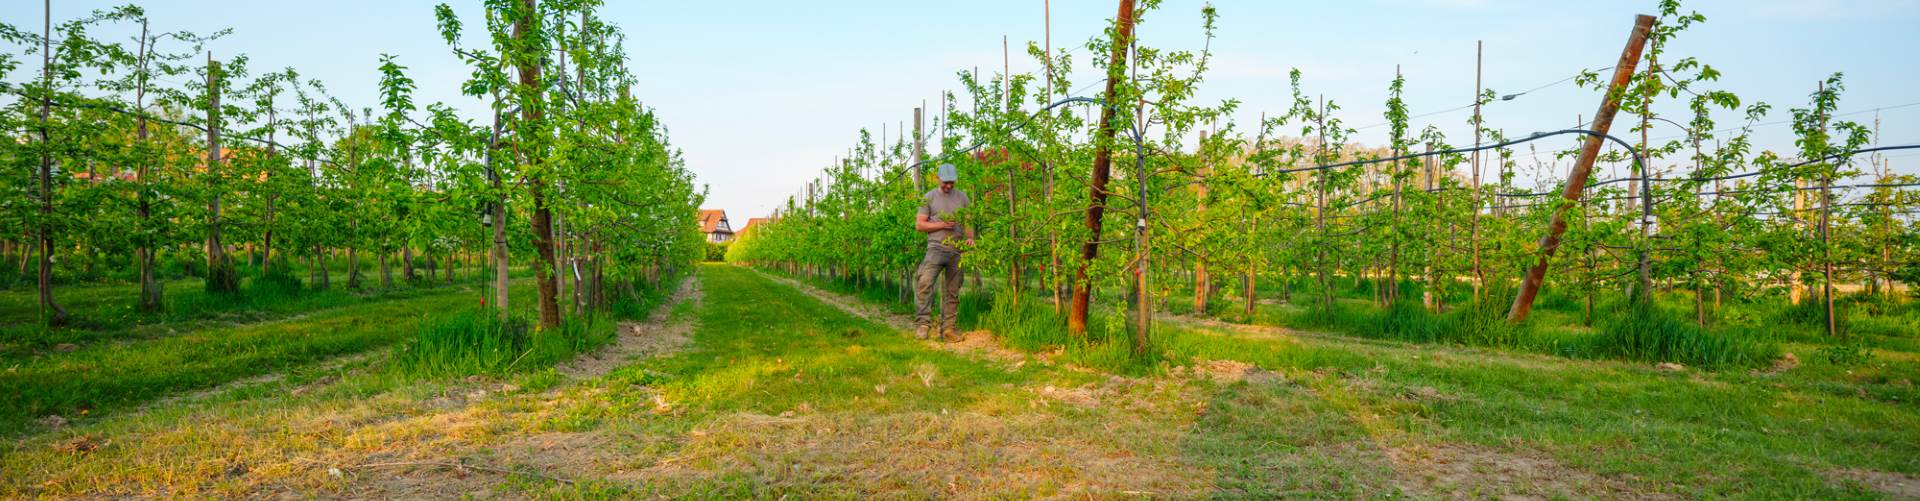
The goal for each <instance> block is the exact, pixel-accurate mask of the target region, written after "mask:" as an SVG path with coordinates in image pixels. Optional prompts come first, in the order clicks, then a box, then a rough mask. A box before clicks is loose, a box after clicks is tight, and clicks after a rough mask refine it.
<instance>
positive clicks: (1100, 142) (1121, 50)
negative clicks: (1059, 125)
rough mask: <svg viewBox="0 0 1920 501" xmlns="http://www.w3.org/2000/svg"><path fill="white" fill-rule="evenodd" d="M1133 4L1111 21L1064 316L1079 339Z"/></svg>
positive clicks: (1128, 0)
mask: <svg viewBox="0 0 1920 501" xmlns="http://www.w3.org/2000/svg"><path fill="white" fill-rule="evenodd" d="M1133 3H1134V0H1120V9H1119V14H1117V15H1116V16H1115V17H1114V23H1115V30H1114V39H1113V50H1112V53H1111V54H1110V55H1109V56H1108V58H1107V90H1106V93H1105V98H1104V99H1102V100H1101V102H1102V103H1105V105H1104V106H1102V107H1101V111H1100V126H1099V130H1098V134H1099V137H1098V138H1097V139H1096V141H1095V142H1094V150H1093V173H1092V179H1091V181H1090V182H1089V183H1088V186H1089V191H1090V197H1091V200H1090V201H1089V202H1088V203H1087V232H1088V235H1087V242H1086V243H1085V244H1082V245H1081V246H1080V265H1079V267H1078V269H1077V270H1076V271H1074V289H1073V304H1072V305H1071V307H1070V309H1069V310H1068V314H1067V330H1068V331H1069V332H1072V333H1073V334H1074V335H1075V336H1081V337H1084V336H1085V335H1086V333H1087V313H1088V311H1087V308H1088V306H1089V302H1090V301H1091V300H1092V298H1093V282H1092V281H1091V280H1089V279H1088V277H1087V267H1088V266H1089V265H1091V264H1092V263H1093V260H1094V259H1095V258H1098V257H1099V256H1100V228H1101V224H1102V222H1103V221H1102V218H1103V216H1105V215H1106V209H1107V180H1108V177H1109V176H1110V175H1111V171H1112V169H1113V151H1112V148H1111V146H1112V143H1113V136H1114V132H1115V131H1114V127H1113V117H1114V107H1113V98H1114V95H1115V93H1116V92H1117V91H1118V90H1119V85H1120V79H1121V78H1122V77H1124V76H1125V73H1123V71H1124V65H1125V64H1126V61H1127V48H1128V46H1129V45H1132V43H1133Z"/></svg>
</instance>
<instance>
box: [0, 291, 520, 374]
mask: <svg viewBox="0 0 1920 501" xmlns="http://www.w3.org/2000/svg"><path fill="white" fill-rule="evenodd" d="M297 275H298V276H301V277H304V276H306V275H305V273H304V272H298V273H297ZM337 275H338V276H336V277H334V278H333V279H332V280H333V283H334V287H332V288H330V289H327V290H313V289H308V288H303V287H300V286H298V281H297V280H295V279H293V278H291V277H284V276H282V277H276V278H278V279H277V280H262V279H260V278H259V277H254V276H248V277H246V278H244V279H243V280H242V285H241V287H242V289H241V292H240V293H239V294H234V295H220V294H209V293H207V292H206V291H205V288H204V287H203V286H202V285H201V281H200V280H199V279H197V278H189V279H184V280H174V281H168V282H165V283H163V286H164V287H165V288H166V292H165V293H164V295H163V298H164V300H165V301H166V307H165V309H164V310H162V311H160V312H157V313H146V312H141V311H139V310H138V309H137V308H136V301H137V296H138V294H139V286H138V285H137V284H85V285H77V286H70V287H62V288H59V289H57V292H56V294H58V296H57V297H58V298H59V300H60V303H61V305H62V306H63V307H65V308H66V309H67V311H68V313H70V314H72V315H73V318H74V322H73V324H72V325H70V326H66V327H57V328H47V327H45V326H43V325H41V323H40V320H39V319H40V317H39V310H38V302H37V301H38V300H37V296H36V295H35V294H36V293H35V291H34V290H33V289H32V288H26V289H24V290H11V291H5V292H0V359H6V358H16V357H23V356H27V355H30V354H32V353H34V352H36V351H46V350H48V349H50V348H53V347H55V346H59V345H62V344H74V345H86V344H90V343H96V342H102V341H115V340H140V339H152V338H156V337H163V336H167V335H171V334H174V333H177V332H181V331H195V330H201V329H208V328H217V327H219V326H221V325H231V324H237V323H249V322H259V321H264V320H270V319H275V318H283V317H286V316H288V315H294V314H298V313H301V312H305V311H312V310H317V309H324V308H336V307H341V306H347V305H353V304H361V303H365V302H369V301H381V300H392V299H406V298H412V297H420V296H424V295H433V294H441V293H444V292H445V290H446V288H447V287H449V284H446V283H444V282H439V281H434V282H430V283H429V282H422V283H419V284H415V285H405V284H402V285H396V286H395V287H394V288H392V289H377V288H374V289H366V290H362V291H350V290H347V289H346V288H345V287H344V286H343V284H344V283H345V271H344V270H342V271H340V273H338V274H337ZM522 275H525V274H524V273H516V274H515V276H522ZM479 283H480V282H479V281H478V280H477V279H474V278H471V277H462V278H460V279H459V280H457V281H456V282H455V283H454V284H452V285H451V286H475V285H477V284H479Z"/></svg>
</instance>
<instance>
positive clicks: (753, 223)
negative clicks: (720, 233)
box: [734, 217, 773, 238]
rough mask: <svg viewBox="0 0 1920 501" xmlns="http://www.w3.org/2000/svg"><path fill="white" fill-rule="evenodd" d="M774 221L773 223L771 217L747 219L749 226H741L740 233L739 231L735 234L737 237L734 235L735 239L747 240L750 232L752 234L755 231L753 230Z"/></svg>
mask: <svg viewBox="0 0 1920 501" xmlns="http://www.w3.org/2000/svg"><path fill="white" fill-rule="evenodd" d="M772 221H773V218H770V217H756V218H748V219H747V224H745V225H741V226H740V231H738V232H735V235H734V237H735V238H747V233H748V232H751V231H753V229H754V228H759V227H760V225H763V224H767V223H769V222H772Z"/></svg>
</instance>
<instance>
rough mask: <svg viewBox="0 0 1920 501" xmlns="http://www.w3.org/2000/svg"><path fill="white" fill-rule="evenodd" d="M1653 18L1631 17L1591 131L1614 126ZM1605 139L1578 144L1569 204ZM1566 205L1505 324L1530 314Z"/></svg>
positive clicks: (1563, 227) (1551, 225) (1567, 196)
mask: <svg viewBox="0 0 1920 501" xmlns="http://www.w3.org/2000/svg"><path fill="white" fill-rule="evenodd" d="M1653 21H1654V18H1653V16H1648V15H1640V16H1636V17H1635V18H1634V22H1633V32H1632V33H1630V34H1629V35H1628V36H1627V46H1626V48H1624V49H1622V50H1621V51H1620V62H1619V63H1618V64H1615V65H1614V67H1613V80H1612V81H1611V82H1610V83H1609V84H1608V86H1607V93H1606V94H1605V95H1604V96H1602V97H1601V98H1600V110H1599V111H1598V112H1595V113H1594V115H1593V131H1594V132H1598V133H1601V134H1606V133H1607V131H1608V130H1609V129H1611V128H1612V127H1613V116H1614V114H1615V113H1616V112H1618V111H1620V97H1621V94H1622V93H1623V92H1625V91H1626V88H1627V82H1628V81H1630V80H1632V78H1633V71H1634V68H1635V67H1638V66H1639V65H1640V53H1641V52H1642V51H1643V50H1644V49H1645V48H1646V44H1647V34H1648V32H1650V31H1652V30H1653ZM1603 141H1604V140H1603V139H1602V138H1601V137H1600V136H1595V135H1588V136H1587V139H1586V143H1585V144H1583V145H1581V148H1580V157H1579V158H1578V159H1577V160H1575V161H1574V164H1573V172H1572V173H1570V174H1569V175H1568V176H1567V189H1566V191H1565V192H1564V193H1562V196H1563V197H1564V198H1565V199H1566V200H1567V201H1568V202H1570V203H1578V202H1579V201H1580V198H1581V196H1582V194H1583V193H1585V191H1586V188H1587V176H1588V175H1589V174H1592V172H1593V162H1594V160H1596V159H1598V158H1599V157H1600V145H1601V143H1602V142H1603ZM1567 207H1568V206H1567V205H1565V204H1563V205H1561V206H1559V207H1556V208H1554V210H1553V219H1552V221H1551V222H1549V223H1548V224H1547V235H1546V236H1545V237H1543V238H1541V239H1540V251H1539V252H1540V259H1539V261H1537V262H1535V263H1534V265H1533V267H1531V268H1528V269H1527V275H1526V277H1525V278H1524V279H1523V280H1521V281H1520V292H1519V294H1516V295H1514V297H1513V308H1512V309H1509V310H1508V311H1507V321H1508V322H1516V323H1517V322H1520V321H1523V320H1526V319H1527V314H1529V313H1532V312H1533V299H1534V296H1536V295H1538V294H1539V293H1540V285H1541V283H1542V282H1545V281H1546V278H1547V264H1548V262H1549V261H1550V260H1552V259H1553V252H1554V251H1555V250H1557V249H1559V248H1560V237H1561V235H1563V234H1565V233H1566V232H1567Z"/></svg>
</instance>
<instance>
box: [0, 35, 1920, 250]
mask: <svg viewBox="0 0 1920 501" xmlns="http://www.w3.org/2000/svg"><path fill="white" fill-rule="evenodd" d="M7 3H8V8H7V9H5V10H4V12H0V22H5V23H9V24H13V25H15V26H20V27H25V28H30V29H34V30H37V29H38V27H39V23H40V9H39V2H31V1H24V0H11V1H9V2H7ZM119 3H125V2H103V1H72V0H68V1H56V2H55V5H54V17H55V20H56V22H58V21H59V20H61V19H69V18H72V17H75V16H79V15H83V14H84V13H85V12H86V11H89V10H92V9H96V8H103V7H106V6H110V5H114V4H119ZM138 3H139V4H140V5H143V6H145V7H147V9H148V11H149V13H150V17H151V19H152V22H153V25H154V27H155V29H165V30H178V29H188V30H195V31H202V32H207V31H213V30H215V29H219V28H223V27H231V28H234V29H235V33H234V34H233V35H232V36H229V37H227V38H225V39H223V40H221V41H219V42H217V43H215V44H214V45H213V46H212V47H211V48H212V50H213V51H214V53H215V56H216V57H228V56H231V55H233V54H237V53H246V54H248V55H249V56H250V57H251V58H252V59H253V65H254V68H256V69H257V70H265V69H271V68H280V67H285V66H293V67H295V68H296V69H298V70H300V71H301V72H302V73H303V74H306V75H308V76H312V77H318V78H320V79H322V80H324V81H326V82H327V84H328V86H329V87H330V88H331V89H332V90H333V91H334V92H335V93H336V94H338V95H339V96H341V97H342V98H343V99H345V100H347V101H348V102H350V103H354V104H356V105H365V106H373V105H375V104H376V101H375V99H374V96H375V94H374V92H375V87H374V86H375V83H376V81H377V78H378V75H377V73H376V72H375V68H376V67H377V65H378V60H379V56H380V54H382V53H389V54H394V55H396V56H398V58H399V61H400V62H401V63H402V64H404V65H406V66H409V67H410V69H411V70H410V71H411V74H412V76H413V77H414V78H415V79H416V80H417V81H418V83H419V85H420V95H419V96H418V99H419V100H420V101H423V102H431V101H443V102H446V103H448V104H450V105H453V106H455V107H456V108H460V109H462V110H465V111H467V112H468V113H469V116H472V117H475V118H478V117H480V116H481V110H483V109H484V107H483V105H482V104H481V103H480V102H479V101H476V100H472V99H469V98H466V97H465V96H461V95H459V91H458V86H459V84H460V82H461V81H462V79H463V78H465V76H466V74H467V72H466V70H465V69H464V68H463V67H462V66H460V64H459V63H458V61H456V60H455V59H454V58H453V57H452V56H451V55H450V54H449V53H448V50H447V48H446V47H445V45H444V44H443V43H441V42H440V40H438V35H437V34H436V32H435V30H434V22H433V5H434V4H435V3H437V2H430V1H414V0H386V1H365V0H335V1H324V2H269V1H239V0H198V1H185V0H166V1H161V0H155V1H146V2H138ZM448 3H451V4H453V6H454V7H455V8H456V10H458V11H459V12H461V13H462V14H463V17H465V18H466V19H468V20H469V22H468V26H469V27H470V28H469V29H472V27H475V26H477V25H478V24H479V21H478V19H479V17H478V13H479V10H478V3H477V2H472V1H452V2H448ZM1213 4H1214V5H1215V6H1216V7H1217V8H1218V9H1219V11H1220V13H1221V19H1220V23H1219V30H1218V32H1217V38H1216V39H1215V40H1214V41H1213V46H1212V48H1213V52H1214V68H1213V71H1212V72H1211V73H1210V74H1209V76H1208V78H1207V82H1206V83H1205V85H1204V88H1203V90H1202V92H1201V94H1200V99H1202V100H1204V101H1219V100H1223V99H1238V100H1240V101H1241V102H1242V106H1241V110H1242V113H1241V116H1240V117H1238V120H1237V121H1238V122H1239V123H1240V124H1242V127H1247V126H1250V125H1251V124H1252V122H1254V121H1255V118H1256V117H1257V116H1258V115H1259V113H1260V112H1262V111H1277V110H1280V109H1283V108H1284V107H1285V104H1286V100H1287V72H1288V70H1289V69H1290V68H1300V69H1301V70H1302V71H1303V72H1304V77H1305V78H1304V83H1305V87H1306V90H1307V92H1309V93H1315V94H1324V95H1325V96H1326V97H1327V98H1328V99H1330V100H1333V101H1335V102H1337V103H1339V104H1340V105H1341V106H1342V107H1343V108H1344V112H1343V114H1342V115H1341V116H1342V117H1343V118H1344V119H1345V120H1346V121H1347V123H1348V124H1349V125H1352V126H1365V125H1371V124H1374V123H1378V122H1380V121H1381V118H1380V114H1381V111H1382V110H1383V108H1384V104H1383V103H1384V101H1385V98H1386V95H1385V94H1386V87H1387V84H1388V82H1389V81H1390V80H1391V79H1392V77H1393V72H1394V67H1395V65H1396V64H1397V65H1399V66H1400V68H1401V71H1402V72H1403V73H1404V74H1405V75H1406V76H1407V80H1408V82H1407V91H1406V99H1407V102H1408V106H1409V107H1410V108H1411V110H1412V112H1413V113H1414V114H1416V115H1417V114H1423V113H1428V112H1433V111H1440V110H1446V109H1450V108H1455V107H1458V106H1460V105H1463V104H1467V103H1470V102H1471V101H1472V96H1473V92H1474V85H1473V77H1474V74H1473V61H1474V43H1475V41H1476V40H1482V41H1484V42H1485V44H1486V54H1485V66H1484V70H1483V71H1484V76H1483V79H1484V82H1485V85H1486V86H1487V87H1489V88H1492V89H1494V90H1496V91H1498V92H1501V93H1503V94H1504V93H1512V92H1517V91H1521V90H1526V89H1530V88H1534V87H1538V86H1541V85H1545V84H1548V83H1551V82H1554V81H1557V80H1560V79H1562V78H1565V77H1567V76H1570V75H1572V74H1574V73H1575V72H1577V71H1579V70H1580V69H1581V68H1596V67H1605V66H1609V65H1611V64H1612V63H1613V61H1614V59H1615V58H1617V56H1618V53H1619V50H1620V47H1621V45H1622V44H1623V43H1624V41H1625V36H1626V32H1627V30H1628V28H1629V27H1630V26H1631V23H1632V18H1633V14H1636V13H1652V11H1653V10H1654V9H1655V8H1656V2H1655V0H1635V1H1613V0H1594V1H1578V2H1537V1H1536V2H1523V1H1509V0H1354V1H1347V2H1281V1H1264V0H1262V1H1256V0H1216V1H1214V2H1213ZM1201 5H1202V3H1201V2H1198V1H1189V0H1166V1H1165V2H1164V4H1163V6H1162V8H1161V10H1159V11H1156V12H1154V13H1153V14H1150V15H1149V17H1148V18H1146V20H1145V22H1144V24H1142V25H1141V28H1140V36H1141V40H1142V42H1143V43H1146V44H1149V45H1153V46H1157V47H1163V48H1188V49H1198V48H1199V47H1200V44H1201V43H1202V41H1203V40H1202V37H1201V31H1200V27H1199V21H1200V19H1199V9H1200V7H1201ZM1686 8H1687V9H1690V10H1695V11H1699V12H1701V13H1702V14H1705V15H1706V16H1707V22H1706V23H1705V24H1702V25H1698V26H1696V27H1695V28H1694V29H1692V30H1690V31H1689V32H1687V33H1685V34H1683V35H1682V37H1681V38H1680V39H1679V40H1678V41H1677V42H1676V43H1675V44H1674V46H1673V47H1671V49H1670V51H1671V52H1670V53H1672V54H1680V55H1691V56H1695V57H1698V58H1700V59H1701V60H1703V61H1705V62H1707V63H1708V64H1711V65H1713V66H1714V67H1716V68H1718V69H1720V70H1721V71H1723V72H1724V73H1725V75H1724V77H1723V78H1722V80H1721V81H1720V83H1719V86H1720V87H1722V88H1726V89H1728V90H1732V91H1734V92H1736V93H1738V94H1739V95H1740V96H1741V97H1742V98H1744V99H1746V100H1748V101H1765V102H1768V103H1771V104H1773V105H1774V108H1775V111H1774V113H1773V114H1772V115H1771V116H1770V117H1769V118H1768V119H1767V120H1769V121H1772V120H1781V119H1785V118H1786V117H1787V116H1788V114H1787V109H1788V108H1791V107H1795V106H1804V104H1802V103H1804V102H1805V101H1806V96H1807V94H1808V93H1810V92H1812V91H1813V87H1814V84H1815V82H1817V81H1819V80H1820V79H1822V78H1823V77H1825V76H1826V75H1828V74H1830V73H1833V72H1844V73H1845V74H1846V76H1847V80H1846V83H1847V92H1846V94H1845V95H1844V96H1843V97H1842V101H1841V106H1840V108H1841V111H1842V112H1853V111H1866V112H1865V113H1860V114H1855V115H1849V116H1845V117H1842V118H1845V119H1850V120H1855V121H1860V122H1862V123H1866V124H1868V125H1871V122H1872V120H1873V117H1874V115H1873V113H1872V112H1871V111H1870V110H1872V109H1874V108H1879V107H1891V106H1898V105H1909V106H1906V107H1902V108H1897V109H1887V110H1884V111H1882V112H1881V113H1880V117H1881V121H1882V124H1881V131H1882V134H1883V137H1884V139H1883V142H1884V143H1885V144H1911V143H1920V104H1912V103H1916V102H1920V84H1916V82H1920V64H1915V63H1914V61H1915V60H1916V59H1915V57H1914V56H1913V54H1912V52H1913V51H1914V50H1915V49H1920V33H1917V32H1916V31H1915V30H1914V29H1913V27H1914V26H1920V0H1808V1H1790V0H1748V1H1737V0H1695V1H1690V2H1687V3H1686ZM1113 9H1114V2H1112V1H1109V0H1101V1H1092V0H1054V1H1053V5H1052V33H1053V37H1052V38H1053V45H1054V47H1055V48H1056V49H1059V48H1063V47H1079V46H1081V45H1083V44H1084V42H1085V41H1086V40H1087V39H1088V37H1091V36H1094V35H1096V34H1098V33H1099V32H1100V30H1101V28H1102V27H1103V26H1104V23H1105V20H1106V19H1107V18H1108V17H1110V16H1112V15H1113ZM1042 13H1043V12H1042V2H1041V0H975V1H968V2H942V1H902V0H895V1H884V0H856V1H840V2H773V1H759V0H754V1H726V2H657V1H631V0H613V1H610V2H609V5H607V6H606V7H605V8H604V10H603V11H602V12H600V13H599V14H598V16H600V17H601V18H603V19H607V20H610V21H612V22H614V23H616V24H619V25H620V26H621V27H622V28H624V29H625V31H626V33H627V35H628V38H629V40H628V51H629V53H630V54H631V57H632V60H631V62H630V64H629V68H631V69H633V70H634V72H635V73H636V74H637V75H638V76H639V78H640V84H639V85H638V86H637V87H636V88H635V89H634V90H635V95H636V96H638V97H640V98H641V99H642V100H643V102H644V103H645V104H646V105H647V106H650V107H653V108H655V109H656V110H657V111H658V112H659V113H660V115H661V116H662V117H663V118H664V120H665V122H666V124H667V125H668V127H669V128H670V131H671V136H672V140H673V141H674V142H675V144H676V145H678V146H679V147H680V148H682V149H683V150H684V151H685V154H686V158H687V160H688V164H689V167H690V168H691V169H692V170H693V171H694V172H695V173H696V174H697V175H699V176H700V178H701V179H702V181H703V182H705V183H707V184H708V185H709V186H710V189H711V197H710V199H709V204H708V205H709V206H710V207H714V208H724V209H727V210H728V212H729V215H730V216H732V217H733V218H734V219H735V220H736V223H735V224H736V225H738V224H739V223H740V222H741V221H744V220H745V219H746V218H747V217H750V216H760V215H764V214H766V213H767V212H768V211H769V210H770V209H771V208H772V207H773V206H775V205H777V204H778V203H780V202H781V201H782V200H783V199H784V198H785V197H786V196H787V195H788V194H791V193H793V192H795V191H796V190H797V189H798V188H800V187H801V186H802V184H803V183H804V182H805V180H807V179H810V178H812V177H813V176H814V175H815V174H816V173H817V172H818V171H819V169H820V168H821V167H824V166H825V165H827V164H828V163H829V162H831V160H832V159H833V158H834V156H835V155H839V154H844V152H845V151H846V150H847V148H848V146H850V145H852V143H853V142H854V141H855V140H856V139H857V137H858V136H857V135H858V132H859V130H860V129H861V128H863V127H864V128H869V129H873V130H874V131H875V133H876V135H877V134H878V131H879V129H880V128H881V127H882V126H883V124H885V126H886V127H887V129H888V136H889V137H897V135H898V131H897V125H898V124H900V123H903V122H906V121H910V120H911V119H912V108H913V107H914V106H918V105H920V103H921V102H922V101H923V100H924V101H927V102H929V103H932V102H934V100H936V99H937V97H938V96H939V95H940V92H941V91H942V90H946V89H954V88H957V87H958V85H957V80H956V78H955V72H957V71H964V70H971V69H973V68H975V67H978V68H979V70H980V71H982V72H986V73H993V72H998V71H999V68H1000V66H1001V36H1002V35H1005V36H1007V37H1009V40H1011V42H1012V45H1013V49H1012V50H1013V54H1014V59H1013V61H1012V63H1011V65H1012V68H1013V71H1015V72H1023V71H1032V70H1033V69H1034V68H1035V67H1037V63H1035V62H1034V61H1032V60H1029V59H1027V58H1025V57H1023V56H1022V54H1023V53H1024V51H1023V49H1022V48H1023V47H1024V46H1025V44H1026V43H1027V42H1029V41H1031V42H1036V43H1037V42H1039V41H1041V38H1042V35H1043V33H1044V29H1045V23H1044V22H1043V20H1042ZM476 41H477V40H476ZM10 50H12V49H10ZM1073 57H1074V58H1075V59H1076V62H1077V63H1079V65H1080V66H1081V67H1085V66H1087V65H1086V64H1085V61H1086V57H1087V54H1085V51H1084V49H1082V50H1077V51H1075V53H1074V56H1073ZM31 69H32V65H28V67H23V68H21V70H20V72H17V73H16V74H15V75H16V76H15V78H19V75H22V74H25V73H27V72H29V71H31ZM1076 80H1077V81H1076V83H1075V85H1074V87H1075V88H1078V87H1080V86H1082V85H1084V84H1087V83H1091V82H1093V80H1092V79H1091V77H1090V76H1087V75H1081V76H1080V77H1079V78H1077V79H1076ZM1596 104H1597V95H1596V94H1594V93H1593V92H1592V91H1589V90H1583V89H1579V88H1577V87H1575V86H1573V85H1572V84H1571V83H1561V84H1558V85H1553V86H1549V87H1547V88H1545V89H1541V90H1539V91H1536V92H1534V93H1531V94H1528V95H1527V96H1525V97H1522V98H1520V99H1516V100H1514V101H1509V102H1496V103H1494V104H1491V105H1488V106H1487V107H1486V110H1485V115H1486V120H1487V124H1488V126H1489V127H1494V128H1502V129H1505V130H1506V131H1507V132H1508V134H1509V135H1510V136H1520V135H1525V134H1527V133H1530V132H1533V131H1537V130H1547V129H1557V128H1564V127H1566V126H1569V125H1572V124H1574V123H1575V118H1576V117H1578V116H1583V115H1591V114H1592V113H1593V109H1594V107H1595V105H1596ZM1681 112H1682V110H1679V109H1673V110H1669V113H1670V114H1672V115H1673V116H1678V115H1679V114H1680V113H1681ZM1469 115H1470V113H1469V112H1465V111H1459V112H1453V113H1446V114H1440V115H1435V116H1431V117H1427V118H1423V119H1419V120H1416V122H1415V128H1416V129H1417V128H1419V127H1422V126H1424V125H1425V124H1426V123H1432V124H1435V125H1437V126H1439V127H1441V128H1442V130H1444V131H1445V132H1447V133H1448V136H1449V137H1450V138H1451V139H1452V140H1453V141H1454V142H1455V143H1461V142H1470V141H1471V139H1470V138H1471V129H1470V128H1469V127H1468V126H1467V125H1466V120H1467V118H1468V116H1469ZM1721 120H1722V123H1723V124H1733V123H1735V122H1736V121H1737V120H1736V117H1735V115H1732V114H1724V115H1722V119H1721ZM1383 129H1384V128H1373V129H1367V130H1363V131H1361V133H1360V134H1358V135H1357V137H1356V139H1357V140H1359V141H1362V142H1368V143H1378V142H1379V141H1380V138H1381V136H1382V134H1383V133H1384V130H1383ZM1615 130H1616V131H1619V130H1624V129H1623V128H1619V127H1617V128H1616V129H1615ZM1677 133H1678V131H1677V130H1674V129H1671V128H1669V129H1666V130H1661V129H1659V128H1656V130H1655V131H1654V135H1655V136H1656V137H1658V136H1662V135H1671V134H1677ZM1756 137H1757V138H1758V139H1759V141H1760V146H1761V147H1763V148H1772V149H1776V150H1788V149H1791V137H1790V136H1789V135H1788V130H1787V127H1786V126H1785V125H1772V126H1766V127H1762V128H1761V129H1760V132H1759V134H1757V135H1756ZM1523 153H1524V152H1523ZM1891 159H1892V161H1893V163H1894V165H1895V169H1896V170H1899V171H1901V172H1908V173H1920V155H1916V154H1914V153H1905V154H1904V155H1903V154H1895V155H1893V156H1892V158H1891Z"/></svg>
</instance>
